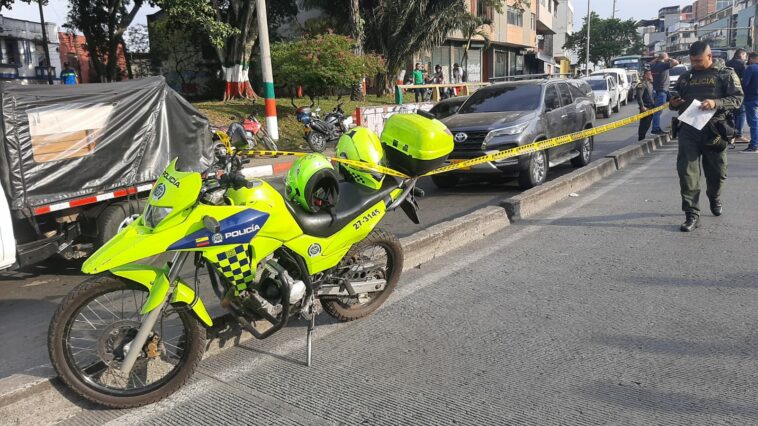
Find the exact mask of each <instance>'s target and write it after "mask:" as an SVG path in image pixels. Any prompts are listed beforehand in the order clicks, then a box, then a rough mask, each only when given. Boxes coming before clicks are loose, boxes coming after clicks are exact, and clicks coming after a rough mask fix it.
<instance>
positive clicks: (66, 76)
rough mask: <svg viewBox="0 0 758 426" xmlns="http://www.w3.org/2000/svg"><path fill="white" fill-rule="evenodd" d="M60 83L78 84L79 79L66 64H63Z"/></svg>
mask: <svg viewBox="0 0 758 426" xmlns="http://www.w3.org/2000/svg"><path fill="white" fill-rule="evenodd" d="M61 81H62V82H63V84H79V77H77V75H76V71H75V70H74V69H73V68H71V67H69V66H68V62H67V63H65V64H63V71H61Z"/></svg>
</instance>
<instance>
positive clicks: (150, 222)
mask: <svg viewBox="0 0 758 426" xmlns="http://www.w3.org/2000/svg"><path fill="white" fill-rule="evenodd" d="M169 213H171V207H156V206H152V205H148V206H147V209H145V216H144V222H145V225H147V226H149V227H151V228H155V227H156V226H158V224H159V223H161V221H162V220H163V219H165V218H166V216H168V215H169Z"/></svg>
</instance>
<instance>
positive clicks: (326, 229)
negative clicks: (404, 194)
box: [285, 176, 399, 238]
mask: <svg viewBox="0 0 758 426" xmlns="http://www.w3.org/2000/svg"><path fill="white" fill-rule="evenodd" d="M398 185H399V181H398V180H397V178H395V177H392V176H385V178H384V183H383V184H382V187H381V188H379V189H378V190H376V189H370V188H366V187H365V186H363V185H358V184H356V183H353V182H340V195H339V199H338V200H337V207H336V208H335V213H336V218H335V219H334V221H332V216H331V215H330V214H329V212H327V211H320V212H318V213H308V212H306V211H305V210H303V209H302V208H301V207H300V205H299V204H293V203H290V202H289V201H287V200H286V199H285V203H286V204H287V209H288V210H289V211H290V214H292V216H293V217H294V218H295V221H296V222H297V224H298V225H300V229H302V230H303V232H304V233H306V234H308V235H313V236H316V237H322V238H326V237H329V236H331V235H333V234H335V233H337V231H339V230H340V229H342V228H344V227H345V226H346V225H347V224H348V223H350V222H352V221H353V220H354V219H355V218H357V217H358V216H360V215H361V213H363V212H364V211H366V209H368V208H369V207H371V206H373V205H374V204H376V203H378V202H379V201H381V200H384V199H386V200H385V202H386V204H387V205H389V204H390V202H391V201H390V200H391V198H390V194H391V193H392V191H393V190H394V189H397V188H398Z"/></svg>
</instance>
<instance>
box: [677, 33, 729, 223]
mask: <svg viewBox="0 0 758 426" xmlns="http://www.w3.org/2000/svg"><path fill="white" fill-rule="evenodd" d="M689 54H690V64H692V69H691V70H689V71H687V72H685V73H684V74H682V75H680V76H679V79H678V80H677V82H676V86H675V89H676V91H677V94H678V96H677V97H675V98H672V99H671V101H669V108H671V109H672V110H675V111H678V112H679V114H680V115H681V114H682V113H683V112H684V111H685V110H686V109H687V107H689V106H690V104H691V103H692V101H694V100H695V99H697V100H698V101H700V102H701V103H702V105H701V106H700V109H702V110H716V112H715V114H714V116H713V118H711V120H710V121H709V122H708V124H707V125H706V126H705V127H703V129H702V130H698V129H696V128H694V127H692V126H690V125H689V124H686V123H682V122H681V121H680V124H679V126H680V129H679V132H678V133H679V152H678V154H677V157H676V171H677V173H678V175H679V187H680V190H681V196H682V210H683V211H684V214H685V220H684V223H682V225H681V226H680V227H679V229H680V230H681V231H682V232H690V231H692V230H693V229H695V228H697V227H698V225H699V224H700V207H699V205H698V203H699V200H700V169H701V165H700V164H701V161H702V169H703V172H704V173H705V182H706V195H708V200H709V201H710V207H711V213H713V215H714V216H721V213H722V210H723V206H722V202H721V188H722V187H723V185H724V182H725V181H726V171H727V163H726V152H725V151H724V150H725V149H726V145H727V141H728V139H729V138H731V137H732V136H733V135H730V134H729V133H730V132H731V129H729V128H728V127H727V124H728V123H727V120H726V115H727V112H728V111H729V110H732V109H735V108H738V107H739V106H740V104H742V98H743V93H742V86H741V85H740V79H739V78H737V74H735V73H734V71H732V69H731V68H727V67H724V66H723V65H720V64H716V63H714V62H713V55H712V53H711V48H710V46H709V45H708V43H706V42H704V41H696V42H694V43H692V45H691V46H690V49H689Z"/></svg>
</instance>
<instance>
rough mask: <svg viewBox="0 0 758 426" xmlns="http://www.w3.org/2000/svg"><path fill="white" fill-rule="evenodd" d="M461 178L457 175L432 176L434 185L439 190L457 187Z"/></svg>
mask: <svg viewBox="0 0 758 426" xmlns="http://www.w3.org/2000/svg"><path fill="white" fill-rule="evenodd" d="M460 180H461V178H459V177H458V176H456V175H451V174H436V175H432V182H433V183H434V185H435V186H437V188H440V189H448V188H452V187H454V186H455V185H457V184H458V181H460Z"/></svg>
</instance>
